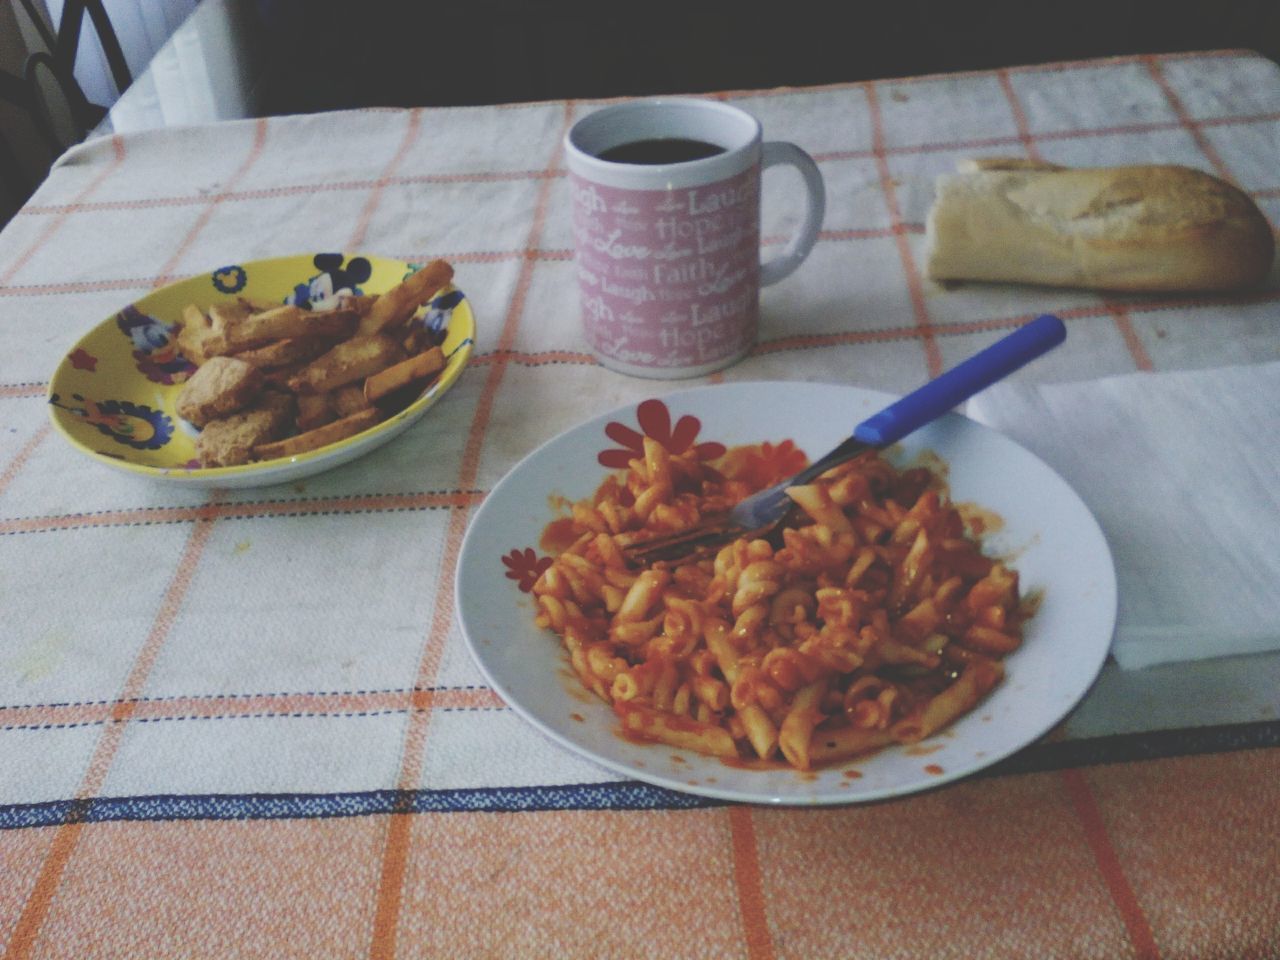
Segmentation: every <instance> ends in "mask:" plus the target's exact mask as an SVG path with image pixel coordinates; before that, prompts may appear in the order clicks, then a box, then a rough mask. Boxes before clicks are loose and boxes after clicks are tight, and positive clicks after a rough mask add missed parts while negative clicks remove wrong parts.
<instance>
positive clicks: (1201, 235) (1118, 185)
mask: <svg viewBox="0 0 1280 960" xmlns="http://www.w3.org/2000/svg"><path fill="white" fill-rule="evenodd" d="M962 169H964V170H966V172H961V173H957V174H948V175H943V176H941V177H939V178H938V179H937V195H936V197H935V200H934V205H933V208H932V209H931V210H930V212H929V219H928V223H927V225H926V238H927V239H926V243H927V248H928V250H927V254H926V266H925V272H926V274H927V276H928V277H929V278H930V279H932V280H987V281H998V282H1014V283H1039V284H1046V285H1052V286H1064V287H1086V288H1092V289H1098V290H1117V291H1142V290H1146V291H1209V290H1220V291H1225V290H1240V289H1244V288H1247V287H1251V286H1254V285H1256V284H1258V283H1260V282H1261V281H1262V280H1263V279H1264V278H1265V277H1266V276H1267V274H1268V272H1269V271H1270V269H1271V265H1272V260H1273V258H1274V256H1275V239H1274V236H1273V234H1272V231H1271V226H1270V224H1269V223H1268V222H1267V220H1266V218H1265V217H1264V216H1263V215H1262V213H1261V211H1260V210H1258V208H1257V206H1256V205H1255V204H1254V203H1253V201H1252V200H1251V199H1250V198H1249V197H1248V196H1246V195H1245V194H1244V193H1242V192H1240V191H1239V190H1237V189H1236V188H1235V187H1233V186H1231V185H1230V184H1228V183H1225V182H1224V181H1222V180H1220V179H1218V178H1217V177H1213V176H1210V175H1209V174H1207V173H1204V172H1203V171H1200V170H1194V169H1191V168H1189V167H1179V166H1132V167H1098V168H1091V169H1089V168H1081V169H1067V168H1061V167H1055V166H1053V165H1051V164H1038V163H1026V162H1023V163H1018V162H1016V161H1007V160H1000V159H996V160H992V159H990V158H988V159H986V160H984V161H980V162H976V163H975V162H970V163H968V164H965V165H964V166H963V167H962Z"/></svg>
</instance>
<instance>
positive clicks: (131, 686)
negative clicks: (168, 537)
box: [4, 522, 213, 960]
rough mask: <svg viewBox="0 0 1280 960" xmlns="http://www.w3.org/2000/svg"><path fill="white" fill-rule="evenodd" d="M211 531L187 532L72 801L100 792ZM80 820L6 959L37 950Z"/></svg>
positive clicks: (59, 849) (47, 868)
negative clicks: (133, 702) (132, 700)
mask: <svg viewBox="0 0 1280 960" xmlns="http://www.w3.org/2000/svg"><path fill="white" fill-rule="evenodd" d="M212 527H213V525H212V523H211V522H203V523H199V524H197V525H196V526H195V528H194V529H193V530H192V531H191V536H190V537H189V538H188V540H187V545H186V548H185V549H184V550H183V553H182V558H181V559H180V560H179V561H178V568H177V571H176V572H175V573H174V576H173V579H172V580H171V581H170V583H169V587H168V589H167V590H166V591H165V595H164V598H163V599H162V601H161V603H160V609H159V611H158V612H157V614H156V618H155V621H154V622H153V623H152V627H151V632H150V633H149V634H148V635H147V639H146V641H145V642H144V643H143V645H142V649H141V650H140V651H139V653H138V656H137V657H136V658H135V659H134V664H133V667H132V669H130V671H129V676H128V677H127V678H126V679H125V682H124V687H123V691H122V695H121V697H120V699H119V701H118V702H117V703H115V704H112V709H111V717H112V719H113V720H114V721H116V722H114V723H111V724H110V725H109V726H107V727H106V728H105V729H104V730H103V731H102V735H101V736H100V737H99V738H98V743H97V745H96V746H95V748H94V752H93V756H92V758H91V759H90V761H89V766H88V768H87V769H86V771H85V774H84V777H83V779H82V781H81V785H80V788H79V789H78V790H77V791H76V800H77V801H80V802H81V803H83V802H85V801H87V800H89V799H91V798H92V797H93V796H94V795H96V794H97V793H98V792H99V791H100V790H101V789H102V784H103V782H104V781H105V780H106V775H107V770H108V769H110V766H111V761H112V760H113V759H114V758H115V754H116V752H117V750H118V749H119V746H120V739H121V736H122V735H123V730H124V726H125V722H126V721H127V719H128V715H129V713H130V712H131V710H132V706H131V703H130V701H129V699H128V698H130V697H136V696H137V695H138V694H139V693H140V692H141V690H142V687H143V685H144V684H145V683H146V679H147V676H148V674H149V673H150V670H151V667H152V665H153V664H154V663H155V659H156V656H157V655H158V654H159V651H160V647H161V646H162V645H163V643H164V641H165V638H166V637H167V636H168V632H169V629H170V628H171V627H172V625H173V621H174V619H175V618H176V616H177V612H178V610H179V608H180V607H181V605H182V602H183V600H184V599H185V597H186V594H187V589H188V587H190V585H191V577H192V574H193V573H194V571H195V568H196V565H197V564H198V563H199V560H200V555H201V553H203V551H204V548H205V545H206V543H207V542H208V540H209V533H210V531H211V530H212ZM81 815H82V813H81V810H80V804H73V805H72V808H71V812H70V813H69V814H68V818H67V820H66V821H65V822H64V823H63V824H62V825H61V826H59V827H58V828H57V833H56V834H55V835H54V838H53V841H52V843H51V844H50V848H49V853H48V855H47V856H46V857H45V861H44V863H43V864H42V865H41V868H40V875H39V876H38V877H37V878H36V883H35V886H34V887H33V888H32V891H31V894H30V895H29V896H28V897H27V902H26V903H25V904H24V905H23V908H22V913H21V914H20V915H19V917H18V923H17V925H16V927H15V928H14V933H13V936H12V938H11V939H10V941H9V944H8V947H7V948H6V950H5V954H4V960H25V958H27V957H30V956H31V954H32V951H33V950H34V949H35V945H36V940H37V938H38V937H39V935H40V928H41V927H42V926H43V925H44V921H45V918H46V917H47V916H48V915H49V908H50V906H51V905H52V904H53V898H54V895H55V894H56V893H57V891H58V887H59V886H60V885H61V884H62V877H63V874H64V873H65V871H66V868H67V864H68V862H69V861H70V860H71V855H72V854H73V853H74V852H75V847H76V843H77V842H78V841H79V839H80V829H81V827H82V823H81V821H80V816H81Z"/></svg>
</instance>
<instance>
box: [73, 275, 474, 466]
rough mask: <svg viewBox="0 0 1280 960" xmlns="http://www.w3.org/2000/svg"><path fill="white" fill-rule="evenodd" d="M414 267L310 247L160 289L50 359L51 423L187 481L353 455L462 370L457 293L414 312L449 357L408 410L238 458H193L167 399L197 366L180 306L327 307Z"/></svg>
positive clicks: (191, 441)
mask: <svg viewBox="0 0 1280 960" xmlns="http://www.w3.org/2000/svg"><path fill="white" fill-rule="evenodd" d="M416 269H417V266H416V265H414V264H409V263H405V262H404V261H401V260H388V259H386V258H383V257H371V256H363V255H354V254H336V253H317V254H303V255H299V256H293V257H278V258H275V259H271V260H255V261H249V262H246V263H240V264H234V265H232V266H227V267H222V268H220V269H218V270H215V271H213V272H212V273H208V274H203V275H200V276H195V277H190V278H188V279H186V280H181V281H179V282H177V283H173V284H170V285H169V286H166V287H162V288H160V289H159V290H156V291H154V292H153V293H149V294H147V296H145V297H143V298H142V299H141V300H138V301H136V302H135V303H131V304H129V305H128V306H126V307H124V308H123V309H122V310H120V311H119V312H118V313H115V314H113V315H112V316H110V317H108V318H107V319H106V320H104V321H102V323H100V324H98V325H97V326H96V327H94V328H93V329H92V330H90V331H89V332H88V333H87V334H85V335H84V336H83V337H81V338H80V341H79V342H78V343H77V344H76V345H75V346H74V347H73V348H72V349H71V350H70V351H69V352H68V353H67V355H66V356H65V357H64V358H63V359H62V362H61V363H60V364H58V369H57V370H56V371H55V372H54V374H53V378H52V380H51V381H50V383H49V404H50V406H49V412H50V416H51V417H52V419H53V425H54V427H56V428H57V430H58V432H59V433H61V434H62V435H63V436H64V437H66V438H67V440H69V441H70V442H71V444H72V445H73V446H74V447H76V448H77V449H78V450H81V451H82V452H84V453H86V454H88V455H89V456H90V457H93V458H94V459H95V460H97V461H98V462H99V463H104V464H107V465H108V466H111V467H115V468H118V469H121V470H126V471H128V472H130V473H134V474H140V475H143V476H148V477H153V478H156V479H160V480H164V481H169V482H175V483H180V484H184V485H188V486H196V487H257V486H264V485H266V484H271V483H284V482H287V481H290V480H296V479H298V478H300V477H304V476H310V475H312V474H315V473H319V472H320V471H322V470H328V469H330V468H332V467H336V466H338V465H339V464H342V463H346V462H348V461H350V460H353V459H355V458H356V457H359V456H361V455H363V454H365V453H368V452H369V451H370V450H372V449H374V448H375V447H378V446H381V445H382V444H384V443H386V442H387V441H388V440H390V439H392V438H393V437H395V436H396V435H398V434H399V433H401V432H403V431H404V430H405V429H406V428H407V427H409V426H410V425H411V424H412V423H413V422H414V421H416V420H417V419H418V418H419V417H421V416H422V415H423V414H424V413H426V412H427V409H428V408H429V407H430V406H431V405H432V404H433V403H435V402H436V400H438V399H439V398H440V396H441V395H442V394H443V393H444V392H445V391H446V390H448V389H449V388H450V387H451V386H452V385H453V383H454V381H455V380H457V379H458V376H459V374H461V373H462V368H463V367H465V366H466V365H467V361H468V360H469V359H470V358H471V350H472V345H473V343H474V340H475V319H474V317H473V316H472V313H471V306H470V301H468V299H467V298H466V296H465V295H464V294H463V293H462V291H460V290H458V289H457V288H455V287H452V286H450V287H446V288H445V289H444V290H442V291H441V292H440V293H438V294H436V296H435V297H433V298H432V300H431V302H430V303H429V304H428V305H427V306H426V307H425V308H424V309H423V310H420V311H419V314H418V317H417V318H416V321H415V322H419V323H424V324H426V325H427V326H428V327H429V328H430V329H431V330H433V331H436V333H437V336H439V335H440V334H443V336H444V340H443V343H442V344H441V348H442V350H443V351H444V355H445V357H446V358H447V362H446V364H445V368H444V370H442V371H441V372H440V375H439V376H438V377H437V378H436V379H435V380H434V381H433V382H432V383H431V384H430V386H429V387H428V388H427V389H426V390H425V391H424V392H423V394H422V396H420V397H419V398H418V399H417V400H415V401H414V402H413V403H412V404H410V405H409V406H408V407H407V408H405V409H404V410H402V411H400V412H399V413H397V414H395V415H393V416H391V417H389V418H388V419H386V420H384V421H383V422H382V423H379V424H377V425H376V426H373V427H370V428H369V429H368V430H365V431H364V432H362V433H358V434H356V435H355V436H353V437H349V438H347V439H346V440H340V441H338V442H337V443H332V444H329V445H328V446H326V447H321V448H319V449H318V450H312V451H309V452H307V453H303V454H299V455H297V456H294V457H282V458H280V459H277V460H266V461H262V462H258V463H250V464H246V465H244V466H238V467H213V468H206V467H201V466H200V464H199V461H198V460H197V459H196V450H195V438H196V436H197V435H198V433H199V431H198V430H196V428H195V427H193V426H192V425H191V424H189V423H187V422H186V421H185V420H183V419H182V418H181V417H179V416H178V414H177V411H176V409H175V405H176V403H177V398H178V393H179V391H180V390H181V389H182V384H183V383H184V382H185V381H186V380H187V378H188V377H189V376H190V375H191V374H192V372H194V370H195V366H194V364H192V363H191V362H190V361H189V360H188V359H187V358H186V357H184V356H182V354H181V353H179V352H178V345H177V331H178V325H179V322H180V321H181V318H182V310H183V308H184V307H186V306H187V305H188V304H195V305H197V306H199V307H204V308H207V307H209V306H211V305H212V304H215V303H219V302H229V301H234V300H236V299H237V298H238V297H245V298H248V299H250V300H254V301H259V302H266V303H297V304H298V305H299V306H303V307H309V308H311V309H315V310H323V309H326V308H332V307H333V306H334V305H336V302H337V297H338V295H339V294H342V293H350V292H358V293H381V292H383V291H385V290H388V289H390V288H391V287H393V286H395V285H396V284H397V283H399V282H400V281H401V280H403V279H404V278H405V277H406V276H407V275H409V274H410V273H412V272H413V271H414V270H416Z"/></svg>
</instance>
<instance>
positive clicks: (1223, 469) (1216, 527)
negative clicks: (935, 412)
mask: <svg viewBox="0 0 1280 960" xmlns="http://www.w3.org/2000/svg"><path fill="white" fill-rule="evenodd" d="M966 412H967V413H968V415H969V416H970V417H971V418H973V419H974V420H977V421H979V422H981V423H985V424H987V425H989V426H992V427H994V428H996V429H997V430H999V431H1000V432H1002V433H1004V434H1005V435H1006V436H1009V437H1011V438H1013V439H1014V440H1016V441H1017V442H1018V443H1020V444H1022V445H1023V446H1024V447H1026V448H1027V449H1028V450H1031V451H1032V452H1033V453H1035V454H1036V455H1037V456H1039V457H1040V458H1041V459H1042V460H1044V461H1045V462H1046V463H1048V464H1049V465H1050V466H1051V467H1053V469H1054V470H1056V471H1057V472H1058V473H1059V474H1061V476H1062V477H1063V478H1064V479H1065V480H1066V481H1067V482H1068V483H1069V484H1071V486H1072V487H1073V488H1074V489H1075V491H1076V492H1077V493H1078V494H1079V495H1080V497H1081V498H1082V499H1083V500H1084V501H1085V503H1086V504H1088V506H1089V508H1090V509H1091V510H1092V511H1093V514H1094V516H1096V517H1097V519H1098V522H1099V523H1100V524H1101V526H1102V529H1103V532H1104V533H1105V534H1106V537H1107V541H1108V543H1109V544H1110V546H1111V551H1112V554H1113V556H1114V559H1115V564H1116V576H1117V579H1118V581H1119V584H1118V586H1119V597H1120V609H1119V619H1118V621H1117V626H1116V636H1115V640H1114V643H1113V645H1112V653H1113V654H1114V655H1115V657H1116V660H1117V661H1118V662H1119V663H1120V665H1121V666H1122V667H1126V668H1132V667H1144V666H1149V665H1151V664H1155V663H1163V662H1169V661H1176V660H1196V659H1202V658H1206V657H1220V656H1229V655H1233V654H1243V653H1256V652H1262V651H1268V650H1280V363H1264V364H1258V365H1251V366H1237V367H1222V368H1218V369H1212V370H1197V371H1180V372H1170V373H1134V374H1126V375H1122V376H1117V377H1108V378H1105V379H1101V380H1090V381H1085V382H1080V383H1059V384H1040V385H1036V384H1026V383H1021V382H1005V383H1000V384H996V385H995V386H993V387H990V388H988V389H987V390H985V391H983V392H982V393H981V394H979V395H978V396H976V397H974V398H973V399H972V400H970V401H969V404H968V408H967V411H966Z"/></svg>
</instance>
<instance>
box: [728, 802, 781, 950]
mask: <svg viewBox="0 0 1280 960" xmlns="http://www.w3.org/2000/svg"><path fill="white" fill-rule="evenodd" d="M729 832H730V835H731V836H732V840H733V882H734V886H735V887H736V889H737V892H738V908H739V910H741V912H742V928H743V933H744V934H745V936H746V940H747V956H748V957H749V958H750V960H772V958H773V957H774V956H775V953H774V948H773V935H772V934H770V933H769V922H768V919H767V918H766V916H765V902H764V881H763V878H762V877H761V875H760V856H759V854H758V852H757V848H756V830H755V825H754V824H753V823H752V820H751V808H750V807H744V806H731V807H729Z"/></svg>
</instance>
